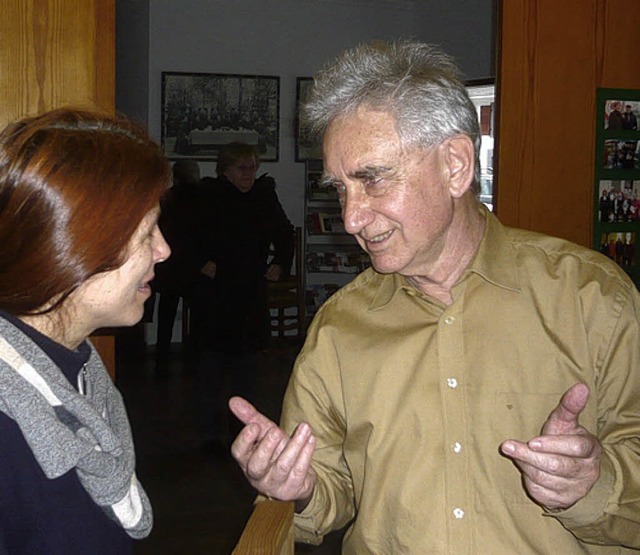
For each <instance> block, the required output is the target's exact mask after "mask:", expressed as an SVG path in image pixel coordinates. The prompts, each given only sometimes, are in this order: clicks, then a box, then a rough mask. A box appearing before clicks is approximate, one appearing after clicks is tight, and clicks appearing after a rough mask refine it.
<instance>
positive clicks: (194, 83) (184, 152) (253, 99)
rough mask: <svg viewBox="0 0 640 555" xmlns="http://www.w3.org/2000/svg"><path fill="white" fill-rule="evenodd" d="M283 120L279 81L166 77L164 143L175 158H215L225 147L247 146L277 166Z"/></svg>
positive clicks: (257, 77) (166, 74)
mask: <svg viewBox="0 0 640 555" xmlns="http://www.w3.org/2000/svg"><path fill="white" fill-rule="evenodd" d="M279 122H280V78H279V77H274V76H267V75H231V74H221V73H183V72H163V73H162V127H161V129H162V136H161V143H162V148H163V149H164V152H165V155H166V156H167V157H168V158H170V159H172V160H177V159H180V158H192V159H197V160H215V159H216V158H217V154H218V149H219V148H220V147H221V146H223V145H225V144H229V143H233V142H242V143H248V144H251V145H254V146H256V147H257V149H258V152H259V153H260V160H263V161H266V162H275V161H277V160H278V155H279V151H278V142H279Z"/></svg>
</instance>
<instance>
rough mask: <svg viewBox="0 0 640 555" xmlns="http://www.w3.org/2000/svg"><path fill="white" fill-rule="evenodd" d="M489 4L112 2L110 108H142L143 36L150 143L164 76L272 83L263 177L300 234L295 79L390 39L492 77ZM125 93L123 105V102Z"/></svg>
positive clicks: (472, 74)
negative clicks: (276, 138) (276, 112)
mask: <svg viewBox="0 0 640 555" xmlns="http://www.w3.org/2000/svg"><path fill="white" fill-rule="evenodd" d="M493 3H494V2H493V0H467V1H464V0H459V1H456V2H450V1H449V0H430V1H429V2H417V1H412V0H395V1H390V0H351V1H345V0H236V1H233V2H232V1H229V0H180V1H179V2H178V1H176V0H147V1H142V0H119V1H118V4H117V9H118V22H119V27H118V30H117V31H118V48H119V53H118V71H117V79H118V99H117V100H118V102H117V107H118V108H119V109H121V110H123V111H125V113H130V114H132V115H134V116H138V115H139V114H140V113H141V111H142V110H143V109H144V101H142V100H140V99H138V101H137V102H138V103H137V105H136V99H135V97H136V96H139V95H140V87H141V82H142V80H141V79H140V78H139V77H138V78H136V77H135V74H136V72H138V73H139V71H140V67H135V66H136V65H138V66H141V65H142V62H141V60H140V58H144V57H145V55H146V53H145V52H144V49H143V48H142V49H140V51H139V50H137V49H136V48H137V47H136V46H135V44H136V40H137V39H136V36H141V35H144V34H145V33H147V32H148V39H149V43H148V96H147V98H148V124H149V128H150V131H151V133H152V134H153V135H154V136H155V137H156V138H159V137H160V117H161V106H160V86H161V72H162V71H186V72H205V73H241V74H254V75H278V76H280V157H279V161H278V162H277V163H265V164H263V167H262V169H263V170H264V171H268V172H269V173H270V174H271V175H272V176H273V177H275V179H276V181H277V182H278V190H279V195H280V198H281V200H282V203H283V205H284V208H285V210H286V211H287V213H288V214H289V217H290V218H291V220H292V221H293V223H294V224H295V225H302V215H303V198H304V187H303V185H304V175H303V172H304V165H303V164H302V163H296V162H295V153H294V112H295V88H296V77H298V76H300V77H304V76H312V75H313V73H314V72H315V71H316V70H317V69H319V68H320V67H321V66H322V64H323V63H324V62H326V61H328V60H329V59H331V58H332V57H333V56H334V55H335V54H337V53H338V52H339V51H341V50H342V49H344V48H347V47H350V46H353V45H355V44H357V43H360V42H363V41H368V40H371V39H374V38H375V39H391V38H397V37H415V38H417V39H420V40H424V41H427V42H433V43H438V44H441V45H442V46H443V48H444V49H445V50H447V51H448V52H449V53H451V54H452V55H454V56H456V58H457V59H458V61H459V63H460V64H461V66H462V69H463V71H464V72H465V75H466V77H467V78H469V79H482V78H487V77H491V76H493V74H494V73H493V37H494V29H493V17H494V16H493V14H494V8H493ZM144 6H148V9H149V14H148V30H145V29H143V28H142V27H143V26H144V21H143V20H142V19H143V18H140V14H141V13H143V12H144ZM129 11H131V17H132V18H133V19H138V21H137V22H135V23H134V24H133V25H132V24H127V19H128V16H127V14H128V13H129ZM136 26H137V27H138V29H137V30H136V28H135V27H136ZM125 30H126V33H127V35H126V36H123V33H122V32H123V31H125ZM138 42H139V40H138ZM127 45H131V47H128V46H127ZM123 49H126V53H122V52H121V51H122V50H123ZM121 54H122V55H121ZM121 78H122V80H121ZM123 80H124V81H125V82H123ZM127 91H131V96H129V97H127ZM125 100H126V103H125ZM141 109H142V110H141ZM201 170H202V174H203V175H212V174H213V173H214V164H213V163H209V162H206V163H202V164H201Z"/></svg>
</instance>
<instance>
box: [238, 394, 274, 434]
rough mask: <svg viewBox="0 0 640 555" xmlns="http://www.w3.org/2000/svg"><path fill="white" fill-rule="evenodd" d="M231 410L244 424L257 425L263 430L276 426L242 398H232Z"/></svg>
mask: <svg viewBox="0 0 640 555" xmlns="http://www.w3.org/2000/svg"><path fill="white" fill-rule="evenodd" d="M229 409H231V412H232V413H233V414H234V415H235V416H236V418H237V419H238V420H240V421H241V422H242V423H243V424H249V423H252V422H253V423H255V424H258V426H260V428H262V429H263V430H266V429H268V428H271V427H273V426H275V425H276V423H275V422H273V420H270V419H268V418H267V417H266V416H265V415H264V414H262V413H261V412H260V411H258V409H256V408H255V407H254V406H253V405H252V404H251V403H250V402H249V401H247V400H245V399H243V398H242V397H231V399H229Z"/></svg>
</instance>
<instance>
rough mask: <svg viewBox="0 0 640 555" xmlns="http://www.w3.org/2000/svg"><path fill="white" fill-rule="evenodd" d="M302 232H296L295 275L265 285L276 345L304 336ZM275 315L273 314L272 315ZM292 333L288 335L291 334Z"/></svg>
mask: <svg viewBox="0 0 640 555" xmlns="http://www.w3.org/2000/svg"><path fill="white" fill-rule="evenodd" d="M303 257H304V254H303V252H302V229H301V228H300V227H296V230H295V256H294V269H295V274H293V275H291V276H290V277H288V278H286V279H281V280H280V281H273V282H269V283H268V284H267V306H268V307H269V310H270V311H271V332H272V333H271V335H272V336H274V337H275V338H277V341H280V342H282V341H286V340H288V339H290V340H301V339H302V338H303V336H304V333H305V315H304V284H303V279H302V275H303V273H302V272H303ZM274 313H275V314H274ZM292 331H293V333H287V332H292Z"/></svg>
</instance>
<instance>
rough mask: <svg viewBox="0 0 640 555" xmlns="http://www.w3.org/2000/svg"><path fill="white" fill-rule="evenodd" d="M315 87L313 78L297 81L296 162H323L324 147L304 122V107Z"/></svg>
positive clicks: (301, 78) (299, 78) (298, 79)
mask: <svg viewBox="0 0 640 555" xmlns="http://www.w3.org/2000/svg"><path fill="white" fill-rule="evenodd" d="M312 86H313V78H311V77H298V78H297V79H296V129H295V133H296V162H305V161H307V160H322V145H321V144H320V142H319V141H317V140H315V138H314V137H313V136H311V134H310V133H309V131H308V130H307V129H305V127H304V124H303V121H302V106H303V105H304V103H305V102H306V99H307V94H308V93H309V91H310V90H311V87H312Z"/></svg>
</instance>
